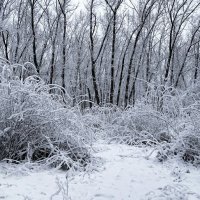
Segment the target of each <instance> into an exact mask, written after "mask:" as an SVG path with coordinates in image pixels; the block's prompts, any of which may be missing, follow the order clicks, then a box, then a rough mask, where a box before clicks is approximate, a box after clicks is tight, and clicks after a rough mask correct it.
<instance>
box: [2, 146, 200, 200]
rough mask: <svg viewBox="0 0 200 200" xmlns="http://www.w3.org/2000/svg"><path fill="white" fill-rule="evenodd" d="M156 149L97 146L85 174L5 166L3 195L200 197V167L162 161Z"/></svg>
mask: <svg viewBox="0 0 200 200" xmlns="http://www.w3.org/2000/svg"><path fill="white" fill-rule="evenodd" d="M150 151H151V150H150V149H145V148H137V147H131V146H127V145H119V144H99V145H96V146H95V153H94V159H93V162H92V163H91V164H90V165H88V167H87V169H86V170H85V171H82V172H80V171H79V172H77V171H76V172H74V171H70V172H68V173H66V172H63V171H60V170H55V169H51V170H42V171H41V170H39V169H38V170H37V168H36V167H34V169H31V167H30V166H31V165H30V166H29V165H28V164H26V165H18V166H15V165H8V164H0V199H8V200H23V199H27V200H28V199H32V200H47V199H48V200H49V199H52V200H62V199H66V200H106V199H114V200H129V199H130V200H140V199H144V200H150V199H156V200H164V199H166V200H175V199H177V200H178V199H179V200H181V199H182V200H187V199H189V200H190V199H191V200H193V199H194V200H195V199H200V170H199V169H196V168H194V167H192V166H186V165H183V164H181V163H180V162H178V161H174V162H170V163H169V162H166V163H164V164H162V163H158V162H157V160H156V159H155V155H154V154H152V156H151V157H150V159H149V160H147V159H146V158H145V156H147V155H148V154H149V152H150Z"/></svg>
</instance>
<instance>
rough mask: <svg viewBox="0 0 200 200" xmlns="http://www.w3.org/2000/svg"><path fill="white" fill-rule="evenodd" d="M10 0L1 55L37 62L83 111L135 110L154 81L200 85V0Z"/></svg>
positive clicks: (2, 10)
mask: <svg viewBox="0 0 200 200" xmlns="http://www.w3.org/2000/svg"><path fill="white" fill-rule="evenodd" d="M83 3H84V6H83V7H81V8H80V7H79V6H78V5H74V2H73V1H72V0H45V1H43V0H42V1H41V0H19V1H15V0H2V1H1V4H0V55H1V56H2V57H4V58H6V59H7V60H9V62H10V63H12V64H13V63H20V64H23V63H25V62H28V61H29V62H31V63H33V64H34V65H35V66H36V71H37V73H39V75H40V76H41V77H42V78H43V79H44V80H45V81H47V82H48V83H50V84H52V83H53V84H54V83H56V84H59V85H61V86H62V87H64V88H65V89H66V90H67V92H68V93H69V94H70V95H71V96H72V97H73V103H74V105H75V104H76V103H80V105H82V107H83V108H85V107H88V106H92V104H91V103H89V102H90V101H92V102H95V103H97V104H99V105H105V104H108V103H110V104H114V105H118V106H122V107H126V106H127V105H131V106H133V105H134V104H135V102H136V101H137V100H138V99H141V98H142V97H143V96H144V95H145V94H146V91H147V90H148V85H149V83H153V84H155V85H164V86H166V85H167V87H171V86H172V87H175V88H181V89H187V88H188V86H189V85H191V83H194V82H195V81H197V80H199V62H200V57H199V48H200V45H199V44H200V43H199V42H200V41H199V39H200V30H199V29H200V23H199V9H200V3H199V2H198V1H194V0H138V1H134V0H117V1H115V0H111V1H107V0H88V1H85V2H83Z"/></svg>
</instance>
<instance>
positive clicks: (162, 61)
mask: <svg viewBox="0 0 200 200" xmlns="http://www.w3.org/2000/svg"><path fill="white" fill-rule="evenodd" d="M119 148H121V149H124V152H125V153H124V154H126V155H123V156H124V157H123V156H122V158H123V159H124V166H123V160H122V162H120V164H119V165H117V164H116V163H115V162H116V161H115V159H114V158H115V157H116V158H117V157H118V158H119V155H118V154H120V150H119ZM102 149H104V150H105V151H107V153H108V155H109V158H108V156H107V157H106V155H104V154H103V153H102V152H101V150H102ZM129 151H133V154H134V153H136V154H138V155H140V154H141V155H143V156H140V157H141V158H140V160H139V161H138V162H140V161H141V168H142V169H143V167H144V171H146V169H147V171H148V170H150V169H149V168H148V167H147V165H148V164H147V163H146V161H148V162H149V163H152V166H153V167H152V168H153V169H154V167H155V169H160V170H161V171H162V169H161V166H160V163H162V164H163V163H164V165H170V163H173V162H174V163H177V166H178V167H180V166H181V167H182V168H181V167H180V170H179V171H178V172H177V171H176V170H177V167H175V168H174V169H173V172H171V171H170V175H169V176H167V178H169V179H170V177H173V176H176V178H177V177H179V176H180V177H182V172H180V171H181V170H183V168H184V170H185V167H186V168H188V169H187V170H185V171H186V172H185V173H186V174H189V173H190V171H191V177H187V178H188V179H184V178H183V180H182V179H181V178H180V177H179V178H177V179H178V180H179V179H180V182H181V183H183V185H184V186H185V185H187V184H186V182H187V181H185V182H184V180H190V178H191V180H190V181H189V182H191V184H190V185H187V186H188V187H189V188H190V189H191V191H192V192H191V191H189V192H188V193H186V190H185V189H184V188H183V187H182V186H183V185H181V187H178V186H174V185H173V186H172V184H171V185H170V186H169V187H168V185H167V186H166V185H162V184H163V183H161V182H159V184H161V185H162V189H161V190H162V191H163V193H162V194H160V196H159V195H158V194H157V193H156V194H155V195H154V196H153V197H152V196H151V197H150V196H149V195H152V193H151V194H150V193H148V194H147V196H146V198H145V199H146V200H147V199H172V200H174V199H177V200H180V199H184V200H187V199H190V198H189V197H190V196H191V194H192V195H193V196H192V197H194V196H195V197H196V199H198V198H200V193H199V192H198V190H195V188H196V186H195V185H197V188H198V186H200V184H199V182H195V181H196V180H197V179H196V180H194V177H195V176H196V177H198V176H197V175H194V174H196V172H199V165H200V1H199V0H84V1H79V2H78V1H75V0H0V199H1V197H2V198H5V199H16V195H18V194H17V193H16V194H15V192H16V191H15V192H14V191H13V195H14V196H12V197H9V196H7V195H8V193H9V192H8V193H6V192H5V194H4V193H2V195H3V196H1V190H2V188H1V187H3V185H6V184H7V185H9V183H5V184H4V176H5V174H8V173H11V171H12V170H16V169H18V170H19V171H20V170H22V171H23V169H26V170H25V171H27V173H30V174H32V173H33V172H32V171H30V170H32V168H34V170H36V168H37V169H38V167H41V168H42V169H40V171H41V170H44V169H46V167H47V168H48V170H51V169H52V168H56V169H62V170H63V171H64V172H66V171H67V173H68V171H71V170H72V171H79V170H80V171H81V170H83V171H84V170H86V169H87V170H88V168H98V167H99V166H97V163H99V165H104V164H103V161H100V160H106V161H105V163H107V164H105V165H106V166H107V165H108V164H109V162H112V164H113V166H115V164H116V169H117V168H118V167H121V169H123V170H122V171H124V168H126V167H125V166H126V165H127V166H129V165H132V164H133V165H135V164H136V163H137V162H136V160H134V159H136V158H133V159H132V160H131V159H130V160H129V158H130V155H129V154H128V152H129ZM97 152H99V154H100V155H99V157H98V156H97V155H98V153H97ZM117 152H118V154H117ZM115 154H116V155H115ZM126 156H127V158H126ZM120 158H121V157H120ZM98 159H100V160H98ZM142 159H143V160H142ZM154 162H156V164H155V163H154ZM121 165H122V166H121ZM174 165H175V164H174ZM179 165H180V166H179ZM13 166H14V169H13ZM27 166H28V167H27ZM111 168H112V167H111V166H108V169H111ZM127 168H128V167H127ZM132 168H133V171H130V172H129V174H130V177H131V176H132V175H133V176H135V175H136V176H137V173H139V171H137V170H139V169H138V168H137V167H134V166H132ZM169 168H170V167H169ZM5 169H6V170H5ZM165 169H166V170H167V167H166V168H165ZM165 169H164V170H165ZM178 169H179V168H178ZM48 170H47V171H48ZM87 170H86V171H87ZM90 170H91V169H90ZM134 170H135V173H136V174H132V173H134ZM195 170H197V171H195ZM116 171H117V170H114V172H116ZM175 171H176V172H175ZM34 173H36V172H35V171H34ZM45 173H46V172H43V174H42V176H44V177H45V176H47V174H46V175H45ZM80 173H82V172H80ZM84 173H91V172H88V171H87V172H84ZM105 173H108V177H109V176H112V172H107V171H106V170H105ZM151 173H152V171H151V170H150V171H149V174H151ZM162 173H164V172H163V171H162ZM30 174H29V175H30ZM122 174H123V173H122ZM149 174H148V175H147V176H146V178H147V179H148V177H150V176H151V175H149ZM172 174H173V175H172ZM174 174H175V175H174ZM177 174H178V175H177ZM32 175H33V174H32ZM93 175H94V174H93ZM192 175H193V176H192ZM30 176H31V175H30ZM74 176H75V177H76V175H72V177H74ZM102 176H103V175H102ZM152 176H154V175H152ZM163 176H164V175H163ZM188 176H190V175H188ZM22 177H23V175H22ZM95 177H96V178H97V179H98V175H95ZM105 177H107V175H105ZM124 177H126V174H124V175H123V178H124ZM155 177H156V175H155ZM46 178H47V180H48V177H46ZM51 178H52V177H51ZM115 178H116V177H114V179H115ZM105 179H106V178H105ZM158 179H160V177H158ZM177 179H176V181H177ZM6 180H7V179H6ZM56 180H57V179H56ZM75 180H76V178H75ZM89 181H90V180H89ZM146 181H147V182H146V183H148V180H146ZM173 181H174V180H173ZM176 181H175V182H176ZM1 182H2V184H1ZM25 182H26V180H25V181H24V183H25ZM68 182H69V180H68V179H67V186H66V185H65V184H64V182H59V181H57V182H56V184H57V185H56V186H57V187H58V188H59V190H58V191H57V192H55V193H54V194H52V195H51V196H50V197H49V199H54V197H56V196H57V195H62V198H63V199H66V200H68V199H72V200H74V199H77V200H78V199H80V198H81V197H80V196H82V195H84V192H82V193H81V195H80V196H79V197H78V196H74V198H70V197H69V194H68V192H67V191H68V188H69V187H70V186H69V185H68ZM100 182H101V181H100ZM144 182H145V181H144ZM177 182H178V181H177ZM155 183H156V180H154V182H153V184H152V185H156V184H155ZM16 184H18V183H16ZM69 184H70V183H69ZM71 184H72V187H74V188H73V191H76V190H78V188H76V187H75V186H73V181H72V183H71ZM76 184H79V181H78V180H77V182H76ZM132 184H133V183H132V181H131V183H130V184H129V185H130V186H131V187H132V186H133V187H134V184H133V185H132ZM148 184H150V185H151V182H149V183H148ZM192 184H193V185H192ZM56 186H55V187H56ZM79 186H80V188H82V186H81V185H79ZM22 187H23V186H22ZM52 187H53V186H52ZM55 187H54V188H53V189H54V190H55ZM102 187H104V185H103V186H102ZM116 187H117V186H116ZM119 187H121V186H119ZM152 187H153V186H152ZM75 188H76V189H75ZM83 188H87V187H86V186H85V185H83ZM127 188H128V187H127ZM141 188H142V185H141ZM141 188H140V189H139V190H138V197H136V200H137V199H143V198H142V197H143V196H140V195H144V193H143V192H141V191H142V189H141ZM157 188H159V185H158V187H157ZM53 189H52V190H53ZM119 189H121V188H119ZM151 189H152V190H153V191H155V189H156V188H149V190H146V191H145V194H146V193H147V192H150V190H151ZM83 190H84V189H83ZM88 190H89V191H90V192H91V194H92V189H91V188H88ZM158 190H159V189H158ZM2 191H3V190H2ZM4 191H7V190H5V188H4ZM73 191H72V193H71V194H70V195H72V196H73V195H76V194H77V193H76V192H73ZM24 192H25V193H26V195H28V193H27V190H24ZM47 193H48V192H47ZM66 193H67V194H66ZM166 193H167V194H168V193H170V194H171V195H174V196H172V197H171V198H168V197H167V196H164V197H163V195H165V194H166ZM38 194H39V193H38ZM105 194H106V195H107V193H106V192H105V193H104V195H102V196H101V194H98V193H97V194H95V195H97V196H95V195H94V197H93V198H94V199H102V200H104V199H113V198H114V199H116V200H118V199H120V198H121V199H127V200H128V199H129V198H128V196H126V197H125V196H123V197H121V196H120V195H121V194H118V196H113V193H112V195H111V196H109V195H108V196H106V195H105ZM125 194H126V193H125ZM48 195H49V193H48ZM98 195H100V196H98ZM115 195H116V194H115ZM156 195H158V196H156ZM99 197H100V198H99ZM119 197H120V198H119ZM161 197H163V198H161ZM32 198H33V199H38V200H39V199H43V197H39V196H38V197H36V196H35V197H34V195H33V196H31V198H29V197H27V198H26V196H23V198H22V199H32ZM93 198H91V196H90V197H89V196H87V198H86V197H85V199H83V200H89V199H93ZM58 199H61V197H58ZM130 199H134V198H130ZM191 199H192V198H191Z"/></svg>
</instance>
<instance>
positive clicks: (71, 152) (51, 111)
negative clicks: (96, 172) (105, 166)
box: [0, 62, 90, 169]
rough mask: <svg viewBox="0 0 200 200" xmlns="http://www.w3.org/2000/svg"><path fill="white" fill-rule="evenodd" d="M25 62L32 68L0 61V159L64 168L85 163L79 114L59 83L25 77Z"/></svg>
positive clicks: (83, 131)
mask: <svg viewBox="0 0 200 200" xmlns="http://www.w3.org/2000/svg"><path fill="white" fill-rule="evenodd" d="M26 66H29V67H30V66H31V67H32V68H34V66H33V65H32V64H30V63H26V65H23V66H20V65H9V64H8V63H5V62H1V64H0V94H1V95H0V160H7V161H11V162H17V163H18V162H21V161H29V162H38V163H42V164H45V165H49V166H56V167H59V168H65V169H67V168H70V167H71V166H72V165H74V163H80V164H84V165H85V164H86V163H87V161H89V151H88V148H87V146H88V145H89V139H90V138H89V137H88V136H87V135H88V131H87V130H86V128H85V127H84V125H83V124H82V123H81V121H82V120H81V118H80V114H78V112H77V111H76V112H75V111H73V109H72V108H70V107H69V103H70V102H69V99H68V97H67V95H66V93H64V92H63V89H62V88H61V87H59V86H56V85H47V84H45V83H44V81H43V80H42V79H41V78H40V77H39V76H36V75H33V76H28V77H26V78H25V79H24V75H23V71H24V72H26V71H27V70H28V67H27V68H26ZM16 68H20V71H21V75H22V77H21V78H20V77H19V76H17V75H16V74H15V73H14V71H16ZM24 74H25V73H24ZM66 97H67V98H66Z"/></svg>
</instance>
